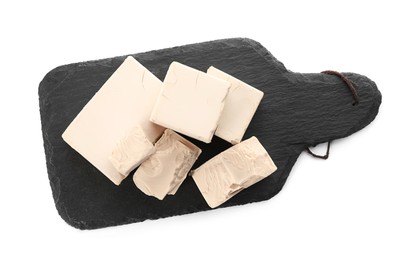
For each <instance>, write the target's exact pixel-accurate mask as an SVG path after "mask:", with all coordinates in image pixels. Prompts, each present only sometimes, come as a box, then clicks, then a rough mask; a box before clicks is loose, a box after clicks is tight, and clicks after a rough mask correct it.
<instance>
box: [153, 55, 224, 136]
mask: <svg viewBox="0 0 414 260" xmlns="http://www.w3.org/2000/svg"><path fill="white" fill-rule="evenodd" d="M229 88H230V83H228V82H226V81H224V80H221V79H219V78H216V77H213V76H210V75H207V74H206V73H204V72H201V71H198V70H196V69H193V68H190V67H188V66H186V65H183V64H180V63H178V62H173V63H171V65H170V67H169V69H168V72H167V75H166V76H165V79H164V83H163V86H162V89H161V92H160V95H159V96H158V99H157V102H156V104H155V106H154V110H153V111H152V114H151V121H152V122H154V123H156V124H159V125H162V126H164V127H166V128H170V129H172V130H174V131H176V132H179V133H182V134H184V135H187V136H190V137H193V138H195V139H197V140H200V141H203V142H205V143H210V142H211V139H212V138H213V135H214V132H215V130H216V128H217V124H218V121H219V118H220V115H221V112H222V110H223V107H224V100H225V98H226V96H227V93H228V90H229Z"/></svg>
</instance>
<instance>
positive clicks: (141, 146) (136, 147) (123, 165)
mask: <svg viewBox="0 0 414 260" xmlns="http://www.w3.org/2000/svg"><path fill="white" fill-rule="evenodd" d="M154 152H155V148H154V145H153V144H152V143H151V142H150V141H149V140H148V139H147V136H146V135H145V133H144V131H143V130H142V128H141V126H139V125H137V126H135V127H134V128H133V129H132V130H131V131H129V132H128V133H127V134H126V135H125V136H124V137H123V138H122V139H121V140H119V142H118V143H117V145H116V146H115V148H114V150H113V151H112V155H111V156H110V157H109V160H110V161H111V163H112V165H113V166H114V167H115V169H116V170H117V171H118V172H119V173H120V174H122V175H124V176H128V174H129V173H130V172H131V171H132V170H133V169H135V168H136V167H137V166H138V165H140V164H141V163H142V162H143V161H144V160H145V159H147V158H148V156H150V155H151V154H153V153H154Z"/></svg>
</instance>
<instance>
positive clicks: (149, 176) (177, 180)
mask: <svg viewBox="0 0 414 260" xmlns="http://www.w3.org/2000/svg"><path fill="white" fill-rule="evenodd" d="M200 153H201V150H200V148H198V147H197V146H195V145H194V144H192V143H191V142H189V141H188V140H186V139H184V138H183V137H182V136H180V135H178V134H176V133H175V132H174V131H172V130H170V129H166V130H165V132H164V134H163V135H162V136H161V138H160V140H158V142H157V143H156V144H155V153H154V154H152V155H151V156H150V157H149V158H148V159H147V160H146V161H144V162H143V163H142V164H141V166H140V167H139V168H138V170H137V171H136V172H135V174H134V177H133V180H134V183H135V185H136V186H137V187H138V188H139V189H140V190H141V191H142V192H144V193H145V194H147V195H149V196H154V197H156V198H157V199H159V200H162V199H164V197H165V196H166V195H167V194H171V195H174V194H175V193H176V191H177V190H178V188H179V186H180V185H181V183H182V182H183V181H184V179H185V178H186V176H187V173H188V172H189V171H190V169H191V167H192V166H193V164H194V162H195V161H196V160H197V158H198V156H199V155H200Z"/></svg>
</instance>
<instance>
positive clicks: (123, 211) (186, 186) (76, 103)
mask: <svg viewBox="0 0 414 260" xmlns="http://www.w3.org/2000/svg"><path fill="white" fill-rule="evenodd" d="M132 56H134V57H135V58H136V59H137V60H138V61H139V62H141V63H142V64H143V65H144V66H146V67H147V68H148V69H149V70H150V71H152V72H153V73H154V74H155V75H156V76H157V77H158V78H160V79H161V80H163V79H164V76H165V74H166V71H167V69H168V66H169V64H170V63H171V62H172V61H178V62H181V63H184V64H186V65H189V66H192V67H194V68H197V69H200V70H202V71H206V70H207V68H208V67H209V66H210V65H213V66H215V67H217V68H219V69H221V70H223V71H225V72H227V73H229V74H231V75H233V76H235V77H237V78H239V79H241V80H243V81H245V82H247V83H248V84H250V85H252V86H255V87H256V88H258V89H261V90H262V91H263V92H264V93H265V95H264V98H263V100H262V102H261V104H260V106H259V108H258V110H257V112H256V115H255V117H254V118H253V121H252V122H251V124H250V127H249V128H248V130H247V132H246V135H245V138H248V137H250V136H252V135H255V136H257V137H258V138H259V140H260V141H261V142H262V144H263V145H264V146H265V148H266V149H267V151H268V152H269V154H270V155H271V157H272V159H273V160H274V162H275V163H276V165H277V166H278V170H277V171H276V172H275V173H273V174H272V175H271V176H269V177H268V178H266V179H265V180H263V181H261V182H259V183H257V184H255V185H253V186H252V187H250V188H248V189H246V190H244V191H242V192H241V193H239V194H238V195H236V196H235V197H233V198H232V199H231V200H229V201H228V202H226V203H225V204H224V205H222V207H228V206H233V205H240V204H246V203H250V202H257V201H262V200H267V199H269V198H271V197H273V196H274V195H276V194H277V193H278V192H279V191H280V190H281V188H282V187H283V185H284V183H285V181H286V178H287V177H288V175H289V172H290V170H291V169H292V167H293V165H294V163H295V161H296V159H297V158H298V156H299V154H300V153H301V152H302V151H303V150H304V149H305V148H306V147H307V146H310V145H315V144H318V143H322V142H326V141H329V140H334V139H337V138H342V137H346V136H348V135H350V134H352V133H354V132H356V131H358V130H359V129H361V128H363V127H364V126H366V125H367V124H369V123H370V122H371V121H372V120H373V119H374V118H375V116H376V114H377V112H378V108H379V106H380V103H381V94H380V92H379V91H378V89H377V87H376V85H375V83H374V82H373V81H371V80H370V79H368V78H367V77H365V76H362V75H358V74H355V73H346V74H345V75H347V76H348V77H349V79H351V80H352V81H353V82H354V84H355V86H356V89H357V91H358V95H359V98H360V103H359V105H356V106H353V105H352V103H353V97H352V95H351V93H350V91H349V89H347V87H346V85H345V84H344V83H343V82H342V81H341V80H340V79H338V78H337V77H336V76H332V75H325V74H320V73H314V74H301V73H293V72H290V71H288V70H287V69H286V68H285V67H284V65H283V64H282V63H281V62H279V61H278V60H276V59H275V58H274V57H273V56H272V55H271V54H270V53H269V52H268V51H267V50H266V49H265V48H264V47H263V46H262V45H260V44H259V43H258V42H255V41H253V40H250V39H241V38H235V39H226V40H218V41H212V42H205V43H198V44H192V45H186V46H181V47H175V48H169V49H163V50H157V51H150V52H146V53H140V54H135V55H132ZM125 58H126V56H121V57H115V58H109V59H103V60H97V61H88V62H81V63H76V64H69V65H64V66H60V67H57V68H55V69H53V70H52V71H50V72H49V73H48V74H47V75H46V76H45V77H44V79H43V80H42V82H41V83H40V86H39V102H40V114H41V121H42V131H43V139H44V148H45V153H46V160H47V162H46V163H47V171H48V175H49V180H50V185H51V188H52V192H53V198H54V200H55V203H56V208H57V210H58V212H59V214H60V216H61V217H62V218H63V219H64V220H65V221H66V222H67V223H69V224H70V225H72V226H74V227H76V228H80V229H95V228H101V227H107V226H114V225H121V224H127V223H133V222H139V221H143V220H146V219H157V218H162V217H168V216H174V215H180V214H187V213H192V212H197V211H203V210H209V209H210V208H209V207H208V206H207V204H206V202H205V201H204V199H203V197H202V196H201V194H200V192H199V190H198V189H197V187H196V185H195V183H194V182H193V180H192V178H187V179H186V180H185V182H184V183H183V184H182V186H181V187H180V189H179V190H178V192H177V194H176V195H175V196H167V197H166V199H164V200H163V201H159V200H157V199H155V198H153V197H149V196H146V195H144V194H143V193H142V192H140V191H139V190H138V189H137V188H136V187H135V185H134V183H133V181H132V176H129V177H128V178H127V179H126V180H124V181H123V183H122V184H121V185H120V186H115V185H114V184H113V183H112V182H111V181H109V180H108V179H106V177H105V176H104V175H102V174H101V173H100V172H99V171H98V170H97V169H95V168H94V167H93V166H92V165H91V164H90V163H89V162H88V161H86V160H85V159H84V158H83V157H82V156H81V155H79V154H78V153H77V152H76V151H74V150H73V149H71V148H70V147H69V146H68V145H67V144H66V143H65V142H64V141H63V139H62V138H61V134H62V133H63V131H64V130H65V129H66V127H67V126H68V125H69V123H70V122H71V121H72V120H73V118H74V117H75V116H76V115H77V113H79V111H80V110H81V109H82V107H83V106H84V105H85V104H86V103H87V102H88V101H89V99H90V98H91V97H92V96H93V95H94V93H95V92H96V91H97V90H98V89H99V88H100V87H101V86H102V84H103V83H104V82H105V81H106V80H107V79H108V78H109V76H110V75H111V74H112V73H113V72H114V71H115V70H116V68H117V67H118V66H119V65H120V64H121V62H122V61H123V60H124V59H125ZM327 69H332V68H327ZM108 105H110V104H108ZM191 141H192V142H194V143H196V144H197V145H198V146H199V147H200V148H201V149H202V150H203V153H202V154H201V156H200V158H199V160H198V161H197V162H196V164H195V165H194V167H195V168H196V167H198V166H199V165H201V164H202V163H204V162H205V161H206V160H208V159H209V158H211V157H213V156H214V155H216V154H218V153H220V152H221V151H223V150H224V149H226V148H228V147H230V145H229V144H228V143H226V142H225V141H222V140H221V139H219V138H216V137H215V138H214V139H213V142H212V143H211V144H209V145H207V144H204V143H201V142H198V141H196V140H191ZM298 192H300V191H298Z"/></svg>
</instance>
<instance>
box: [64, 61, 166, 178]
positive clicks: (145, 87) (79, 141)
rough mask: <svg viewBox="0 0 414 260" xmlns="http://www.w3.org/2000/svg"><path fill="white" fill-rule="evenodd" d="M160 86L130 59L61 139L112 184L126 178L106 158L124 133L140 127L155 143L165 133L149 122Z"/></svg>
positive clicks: (150, 74) (158, 82) (162, 129)
mask: <svg viewBox="0 0 414 260" xmlns="http://www.w3.org/2000/svg"><path fill="white" fill-rule="evenodd" d="M161 86H162V82H161V81H160V80H159V79H158V78H157V77H155V76H154V75H153V74H152V73H151V72H150V71H149V70H147V69H146V68H145V67H144V66H142V65H141V64H140V63H139V62H138V61H136V60H135V59H134V58H133V57H127V58H126V59H125V61H124V62H123V63H122V64H121V66H120V67H119V68H118V69H117V70H116V71H115V72H114V73H113V74H112V76H111V77H110V78H109V79H108V80H107V81H106V82H105V83H104V84H103V86H102V87H101V88H100V89H99V90H98V92H96V94H95V95H94V96H93V97H92V99H91V100H90V101H89V102H88V103H87V104H86V105H85V107H84V108H83V109H82V110H81V111H80V113H79V114H78V115H77V116H76V118H75V119H74V120H73V121H72V122H71V123H70V125H69V126H68V127H67V129H66V130H65V132H64V133H63V135H62V137H63V139H64V140H65V142H66V143H68V144H69V145H70V146H71V147H72V148H73V149H75V150H76V151H77V152H78V153H80V154H81V155H82V156H83V157H85V158H86V159H87V160H88V161H89V162H90V163H91V164H93V165H94V166H95V167H96V168H97V169H98V170H99V171H101V172H102V173H103V174H104V175H105V176H106V177H108V178H109V179H110V180H111V181H112V182H113V183H115V184H116V185H119V184H120V183H121V181H122V180H123V179H124V178H125V176H124V175H122V174H120V173H119V172H118V171H117V169H115V167H114V166H113V165H112V163H111V161H110V160H109V157H110V156H111V155H112V151H113V149H114V147H115V146H116V145H117V143H118V142H119V140H121V139H122V138H123V137H124V135H125V133H126V132H127V131H128V130H130V129H132V128H133V127H135V126H136V125H140V126H141V127H142V129H143V131H144V132H145V135H146V136H147V138H148V140H149V141H150V142H152V143H154V142H155V141H156V140H157V139H158V138H159V136H160V135H161V134H162V132H163V131H164V128H163V127H160V126H158V125H156V124H154V123H152V122H150V121H149V117H150V114H151V111H152V107H153V105H154V103H155V100H156V99H157V96H158V93H159V91H160V90H161Z"/></svg>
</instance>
